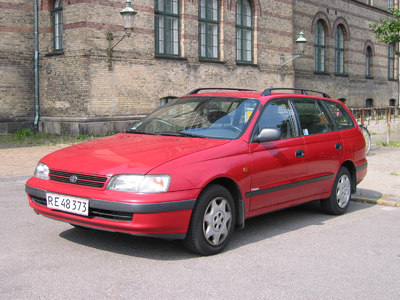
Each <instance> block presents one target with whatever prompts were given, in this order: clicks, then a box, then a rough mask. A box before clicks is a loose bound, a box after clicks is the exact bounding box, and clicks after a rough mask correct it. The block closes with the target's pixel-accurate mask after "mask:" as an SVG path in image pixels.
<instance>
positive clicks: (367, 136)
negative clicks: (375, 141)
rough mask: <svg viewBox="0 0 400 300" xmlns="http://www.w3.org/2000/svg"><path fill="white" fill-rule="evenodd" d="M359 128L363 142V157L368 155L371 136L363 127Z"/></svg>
mask: <svg viewBox="0 0 400 300" xmlns="http://www.w3.org/2000/svg"><path fill="white" fill-rule="evenodd" d="M360 127H361V131H362V134H363V136H364V140H365V155H368V153H369V151H370V150H371V135H370V134H369V131H368V129H367V128H366V127H365V126H363V125H361V126H360Z"/></svg>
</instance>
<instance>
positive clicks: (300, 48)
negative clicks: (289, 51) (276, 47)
mask: <svg viewBox="0 0 400 300" xmlns="http://www.w3.org/2000/svg"><path fill="white" fill-rule="evenodd" d="M306 43H307V39H306V38H305V37H304V33H303V31H300V33H299V37H298V38H297V40H296V45H297V48H298V52H297V54H293V55H290V56H283V55H281V66H284V65H286V64H287V63H289V62H291V61H292V60H294V59H296V58H298V57H301V56H303V55H304V48H305V44H306ZM285 58H289V59H288V60H287V61H285Z"/></svg>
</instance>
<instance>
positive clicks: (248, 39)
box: [236, 0, 253, 63]
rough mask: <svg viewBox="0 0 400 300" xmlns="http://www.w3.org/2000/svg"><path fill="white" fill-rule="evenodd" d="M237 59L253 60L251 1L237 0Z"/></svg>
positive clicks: (240, 60)
mask: <svg viewBox="0 0 400 300" xmlns="http://www.w3.org/2000/svg"><path fill="white" fill-rule="evenodd" d="M236 60H237V61H238V62H249V63H251V62H253V13H252V9H251V5H250V2H249V1H247V0H238V1H237V2H236Z"/></svg>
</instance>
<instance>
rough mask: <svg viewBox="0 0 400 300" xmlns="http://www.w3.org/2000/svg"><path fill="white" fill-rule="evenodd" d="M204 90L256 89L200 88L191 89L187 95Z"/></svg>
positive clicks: (232, 89)
mask: <svg viewBox="0 0 400 300" xmlns="http://www.w3.org/2000/svg"><path fill="white" fill-rule="evenodd" d="M203 90H226V91H248V92H250V91H255V90H250V89H236V88H198V89H195V90H193V91H190V92H189V93H187V95H194V94H198V93H199V92H200V91H203Z"/></svg>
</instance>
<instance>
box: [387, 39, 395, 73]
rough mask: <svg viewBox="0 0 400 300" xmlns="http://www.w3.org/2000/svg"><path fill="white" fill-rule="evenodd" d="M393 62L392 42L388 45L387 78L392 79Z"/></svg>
mask: <svg viewBox="0 0 400 300" xmlns="http://www.w3.org/2000/svg"><path fill="white" fill-rule="evenodd" d="M394 63H395V56H394V44H390V45H389V46H388V79H389V80H394V69H395V67H394Z"/></svg>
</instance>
